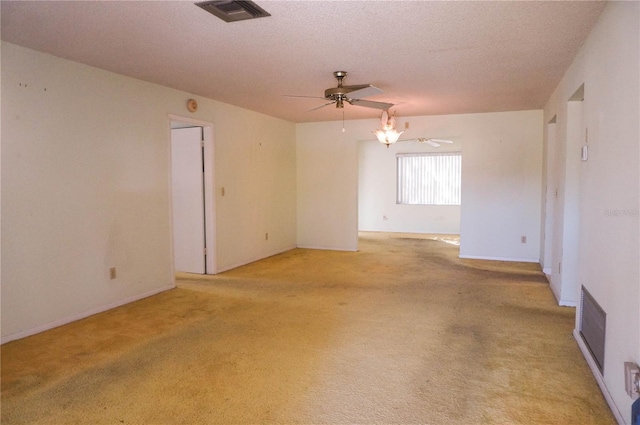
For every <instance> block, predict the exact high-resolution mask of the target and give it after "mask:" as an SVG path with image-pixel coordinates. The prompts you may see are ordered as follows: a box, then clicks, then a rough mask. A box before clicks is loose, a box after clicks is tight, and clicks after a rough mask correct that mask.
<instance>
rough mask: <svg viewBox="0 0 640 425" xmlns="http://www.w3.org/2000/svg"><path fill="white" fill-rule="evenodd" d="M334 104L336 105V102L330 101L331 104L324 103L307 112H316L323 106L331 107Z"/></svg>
mask: <svg viewBox="0 0 640 425" xmlns="http://www.w3.org/2000/svg"><path fill="white" fill-rule="evenodd" d="M320 99H324V97H321V98H320ZM334 103H336V101H335V100H332V101H331V102H327V103H325V104H323V105H320V106H316V107H315V108H311V109H309V110H308V111H307V112H311V111H316V110H318V109H320V108H324V107H325V106H329V105H333V104H334Z"/></svg>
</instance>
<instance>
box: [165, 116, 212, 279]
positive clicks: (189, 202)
mask: <svg viewBox="0 0 640 425" xmlns="http://www.w3.org/2000/svg"><path fill="white" fill-rule="evenodd" d="M170 158H171V159H170V170H171V179H170V191H171V218H172V219H171V221H172V232H171V233H172V244H173V265H174V271H176V272H187V273H197V274H215V273H216V245H215V215H214V212H215V205H214V191H213V188H214V187H215V186H214V181H213V177H214V172H213V163H214V161H213V126H212V124H210V123H205V122H200V121H196V120H192V119H188V118H184V117H175V116H170Z"/></svg>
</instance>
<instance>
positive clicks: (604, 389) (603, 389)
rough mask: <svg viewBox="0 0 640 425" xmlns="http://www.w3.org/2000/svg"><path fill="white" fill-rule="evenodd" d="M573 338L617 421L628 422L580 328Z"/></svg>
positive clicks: (622, 423)
mask: <svg viewBox="0 0 640 425" xmlns="http://www.w3.org/2000/svg"><path fill="white" fill-rule="evenodd" d="M573 338H574V339H575V340H576V342H577V343H578V348H580V351H581V352H582V357H584V359H585V360H586V361H587V365H589V369H591V373H592V374H593V376H594V377H595V378H596V382H597V383H598V386H599V387H600V391H601V392H602V395H604V398H605V400H606V401H607V404H608V405H609V409H611V412H612V413H613V416H615V418H616V421H617V422H618V424H619V425H624V424H625V423H626V422H625V421H624V419H623V417H622V414H621V413H620V411H619V410H618V406H616V404H615V403H614V402H613V397H611V394H610V393H609V389H608V388H607V386H606V385H605V383H604V380H603V379H602V375H601V374H600V370H599V369H598V366H597V365H596V362H595V361H594V360H593V358H592V357H591V353H589V349H588V348H587V346H586V344H585V343H584V341H583V340H582V338H581V337H580V332H579V331H578V329H574V330H573Z"/></svg>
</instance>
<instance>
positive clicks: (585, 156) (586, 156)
mask: <svg viewBox="0 0 640 425" xmlns="http://www.w3.org/2000/svg"><path fill="white" fill-rule="evenodd" d="M580 159H581V160H583V161H586V160H588V159H589V146H583V147H582V151H581V152H580Z"/></svg>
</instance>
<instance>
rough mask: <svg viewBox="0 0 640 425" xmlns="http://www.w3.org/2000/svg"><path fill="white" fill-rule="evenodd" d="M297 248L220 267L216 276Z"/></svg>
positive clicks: (285, 249)
mask: <svg viewBox="0 0 640 425" xmlns="http://www.w3.org/2000/svg"><path fill="white" fill-rule="evenodd" d="M296 248H298V247H297V246H295V245H294V246H291V247H288V248H284V249H278V250H275V251H272V252H270V253H268V254H266V255H265V256H263V257H254V258H252V259H250V260H246V261H241V262H239V263H235V264H231V265H229V266H224V267H219V268H218V269H217V270H216V273H215V274H218V273H222V272H226V271H229V270H232V269H235V268H238V267H242V266H246V265H247V264H251V263H255V262H256V261H260V260H264V259H265V258H269V257H273V256H274V255H278V254H282V253H283V252H287V251H291V250H292V249H296Z"/></svg>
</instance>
